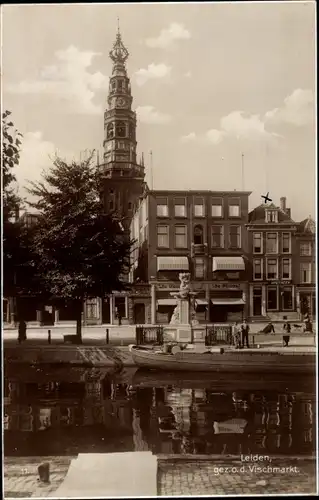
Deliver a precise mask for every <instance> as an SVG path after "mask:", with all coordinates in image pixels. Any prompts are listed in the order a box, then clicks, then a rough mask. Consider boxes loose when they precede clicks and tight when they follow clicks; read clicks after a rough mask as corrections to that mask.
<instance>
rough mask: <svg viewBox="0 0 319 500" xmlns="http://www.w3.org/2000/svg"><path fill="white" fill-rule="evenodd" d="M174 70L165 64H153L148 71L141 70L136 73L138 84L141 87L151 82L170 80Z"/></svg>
mask: <svg viewBox="0 0 319 500" xmlns="http://www.w3.org/2000/svg"><path fill="white" fill-rule="evenodd" d="M171 71H172V68H171V66H167V65H166V64H164V63H161V64H154V63H151V64H149V65H148V67H147V68H146V69H144V68H141V69H139V70H138V71H136V72H135V79H136V83H137V85H139V86H142V85H144V84H145V83H146V82H148V81H149V80H159V79H161V80H165V79H166V80H168V79H169V77H170V75H171Z"/></svg>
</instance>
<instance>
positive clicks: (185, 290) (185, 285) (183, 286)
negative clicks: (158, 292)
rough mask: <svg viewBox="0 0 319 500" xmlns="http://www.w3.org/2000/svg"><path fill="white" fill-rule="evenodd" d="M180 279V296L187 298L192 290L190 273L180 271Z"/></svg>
mask: <svg viewBox="0 0 319 500" xmlns="http://www.w3.org/2000/svg"><path fill="white" fill-rule="evenodd" d="M178 277H179V281H180V282H181V283H180V287H179V297H181V298H182V299H187V298H188V297H189V292H190V277H191V275H190V273H179V276H178Z"/></svg>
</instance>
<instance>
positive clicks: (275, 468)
mask: <svg viewBox="0 0 319 500" xmlns="http://www.w3.org/2000/svg"><path fill="white" fill-rule="evenodd" d="M71 459H72V458H71V457H46V458H43V457H42V458H39V457H23V458H21V457H19V458H6V459H5V463H4V495H5V498H26V497H29V498H30V497H42V498H45V497H47V496H48V495H49V494H50V493H52V492H54V491H55V490H56V489H57V488H58V486H59V485H60V484H61V483H62V481H63V480H64V478H65V476H66V474H67V471H68V468H69V465H70V462H71ZM44 461H48V462H50V471H51V476H50V479H51V482H50V483H49V484H42V483H40V482H39V481H38V479H37V478H38V474H37V467H38V465H39V464H40V463H42V462H44ZM243 467H244V468H245V471H243ZM255 467H257V468H258V467H266V468H268V472H258V470H256V469H255ZM315 492H316V466H315V461H314V460H309V459H307V460H306V459H287V458H285V459H276V460H273V461H272V462H271V463H269V462H268V463H257V464H256V463H246V464H243V463H242V462H240V461H236V460H224V461H221V460H196V459H194V460H185V459H177V460H161V459H159V461H158V496H164V495H165V496H180V495H187V496H189V495H190V496H199V495H217V496H218V495H246V494H255V495H269V494H280V493H281V494H283V493H285V494H315Z"/></svg>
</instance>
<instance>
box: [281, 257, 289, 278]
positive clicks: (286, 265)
mask: <svg viewBox="0 0 319 500" xmlns="http://www.w3.org/2000/svg"><path fill="white" fill-rule="evenodd" d="M282 278H283V279H286V280H290V279H291V260H290V259H282Z"/></svg>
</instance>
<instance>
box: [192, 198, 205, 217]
mask: <svg viewBox="0 0 319 500" xmlns="http://www.w3.org/2000/svg"><path fill="white" fill-rule="evenodd" d="M194 216H195V217H205V205H204V199H203V198H195V200H194Z"/></svg>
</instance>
